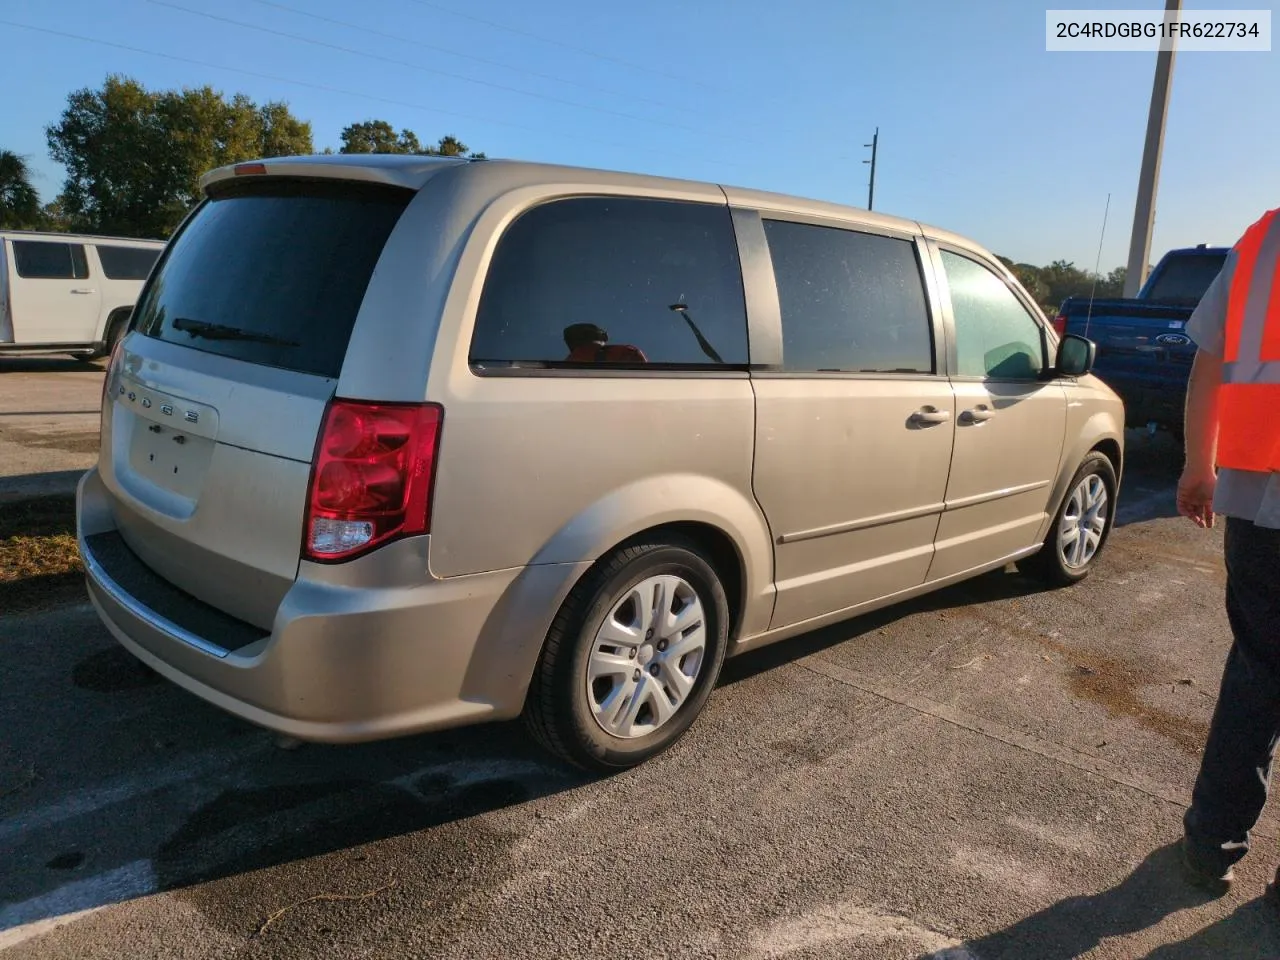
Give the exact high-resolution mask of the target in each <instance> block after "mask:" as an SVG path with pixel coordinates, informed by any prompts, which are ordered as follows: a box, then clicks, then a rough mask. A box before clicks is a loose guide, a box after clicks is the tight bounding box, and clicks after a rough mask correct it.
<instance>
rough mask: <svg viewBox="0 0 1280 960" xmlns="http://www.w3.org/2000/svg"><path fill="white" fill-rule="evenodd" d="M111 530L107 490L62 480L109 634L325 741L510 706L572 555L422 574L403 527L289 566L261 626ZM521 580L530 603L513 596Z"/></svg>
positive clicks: (511, 709)
mask: <svg viewBox="0 0 1280 960" xmlns="http://www.w3.org/2000/svg"><path fill="white" fill-rule="evenodd" d="M113 529H114V524H113V521H112V519H111V510H110V502H109V494H108V492H107V490H106V488H105V487H104V486H103V484H102V482H101V480H100V479H99V476H98V472H97V470H91V471H90V472H89V473H88V474H86V475H85V476H84V478H83V479H82V480H81V481H80V485H79V488H78V490H77V536H78V540H79V545H80V551H81V554H82V556H83V558H84V561H85V568H86V580H87V583H88V589H89V596H90V599H91V600H92V601H93V604H94V606H95V607H96V608H97V611H98V614H99V615H100V616H101V618H102V620H103V623H104V624H105V625H106V627H107V629H108V630H109V631H110V632H111V634H112V635H113V636H114V637H115V638H116V639H117V640H118V641H119V642H120V643H121V644H122V645H123V646H124V647H125V648H126V649H128V650H129V651H130V652H131V653H133V654H134V655H135V656H136V657H138V659H140V660H142V661H143V662H144V663H146V664H147V665H149V666H150V667H152V668H153V669H155V670H156V671H157V672H158V673H160V674H161V675H163V676H164V677H166V678H168V679H169V680H171V681H173V682H174V683H176V684H178V685H179V686H182V687H184V688H185V689H187V690H189V691H191V692H192V693H194V694H196V695H197V696H199V697H201V698H203V699H205V700H207V701H209V702H210V703H212V704H214V705H216V706H218V707H220V708H222V709H224V710H226V711H228V712H230V713H233V714H235V715H236V716H239V717H242V718H243V719H245V720H248V721H250V722H251V723H255V724H258V725H259V726H263V727H266V728H269V729H271V730H275V731H278V732H280V733H283V734H287V735H289V736H293V737H297V738H299V739H303V740H316V741H325V742H353V741H362V740H375V739H381V738H384V737H390V736H397V735H401V734H407V733H415V732H420V731H426V730H436V729H443V728H446V727H454V726H460V725H464V724H469V723H476V722H480V721H483V720H496V719H503V718H507V717H512V716H515V715H517V714H518V713H519V712H520V710H521V709H522V706H523V702H524V695H525V692H526V690H527V688H528V683H529V678H530V677H531V675H532V669H533V665H534V663H535V662H536V658H537V653H538V650H539V649H540V647H541V641H542V637H543V636H545V630H546V626H545V625H544V623H545V624H546V625H549V624H550V620H551V617H553V616H554V614H555V608H556V606H558V602H559V601H558V599H557V598H559V597H561V596H563V593H565V592H567V589H568V586H567V585H566V586H565V587H564V590H563V591H562V590H561V589H559V586H558V581H559V580H561V579H565V580H566V582H567V583H570V584H571V582H572V577H573V575H574V568H576V567H577V566H578V565H549V569H543V570H539V569H538V568H525V569H513V570H503V571H495V572H492V573H485V574H477V575H474V576H467V577H456V578H451V579H447V580H440V579H434V578H432V577H431V576H430V574H429V573H428V572H427V569H426V562H425V557H426V551H425V538H418V540H417V542H415V541H412V540H406V541H403V542H401V543H399V544H391V545H388V546H387V547H384V548H383V549H382V550H379V551H375V552H374V553H373V554H370V555H368V556H367V557H364V558H360V559H359V560H357V561H353V562H351V563H349V564H340V565H333V566H317V565H311V564H305V563H304V564H303V565H302V566H303V569H302V570H301V571H300V574H299V578H298V580H297V581H296V582H295V583H294V585H293V586H292V587H291V588H290V590H289V592H288V594H287V595H286V596H285V598H284V601H283V602H282V603H281V605H280V607H279V610H278V611H277V613H276V616H275V620H274V623H273V624H272V628H271V630H270V632H269V633H264V632H263V631H260V630H259V631H256V632H255V631H254V628H252V627H251V626H249V625H247V624H242V623H240V622H239V621H232V620H230V618H227V617H226V615H225V614H221V613H219V612H218V611H215V610H213V609H212V608H209V607H208V606H207V605H205V604H202V603H200V602H199V601H198V600H195V599H194V598H191V597H189V596H187V595H186V594H182V593H180V592H177V591H176V590H175V588H173V587H172V586H170V585H168V584H166V583H165V582H164V581H163V580H162V579H161V578H160V577H158V576H157V575H156V574H155V573H153V572H151V571H149V570H147V569H146V568H145V567H143V568H141V571H139V569H138V567H136V566H133V565H132V564H140V561H138V560H137V558H136V557H132V555H131V554H130V555H129V556H125V555H123V554H121V553H120V550H121V549H122V547H121V546H120V544H119V543H118V542H116V543H115V544H114V547H113V549H112V550H106V549H104V548H103V547H104V544H107V543H112V542H113V541H112V540H111V538H110V537H106V536H104V535H107V534H111V532H112V531H113ZM126 549H127V548H126ZM379 554H382V556H379ZM146 577H149V578H152V580H153V581H155V582H153V583H151V584H150V585H148V584H147V582H146V581H145V580H144V579H143V578H146ZM531 590H532V591H533V593H531V592H530V591H531ZM537 592H540V593H541V597H540V603H539V607H544V608H548V609H546V610H545V612H544V610H543V609H532V608H530V607H529V604H528V602H526V600H525V599H524V598H526V597H528V596H532V595H534V594H536V593H537ZM550 604H555V606H550ZM157 608H158V609H157ZM513 617H520V618H521V619H516V620H514V622H513ZM219 618H222V619H219ZM516 627H523V631H517V630H516V629H515V628H516ZM539 629H541V632H540V633H538V632H536V631H538V630H539Z"/></svg>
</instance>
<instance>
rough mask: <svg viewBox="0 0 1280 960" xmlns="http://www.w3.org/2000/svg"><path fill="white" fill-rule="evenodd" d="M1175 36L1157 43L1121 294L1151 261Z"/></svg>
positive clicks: (1170, 3)
mask: <svg viewBox="0 0 1280 960" xmlns="http://www.w3.org/2000/svg"><path fill="white" fill-rule="evenodd" d="M1164 10H1165V13H1164V22H1165V23H1167V24H1171V23H1177V22H1178V16H1179V14H1180V13H1181V11H1182V0H1166V2H1165V7H1164ZM1176 43H1177V41H1176V39H1170V40H1169V43H1168V47H1167V48H1166V47H1165V46H1164V44H1163V43H1162V44H1161V50H1160V52H1159V53H1157V54H1156V78H1155V83H1154V84H1153V85H1152V88H1151V110H1150V112H1149V113H1148V114H1147V142H1146V144H1145V145H1144V146H1143V148H1142V173H1141V174H1140V176H1139V177H1138V201H1137V203H1136V204H1135V205H1134V208H1133V235H1132V236H1131V237H1130V239H1129V266H1128V268H1127V269H1126V270H1125V277H1124V295H1125V296H1126V297H1134V296H1137V294H1138V290H1139V288H1140V287H1141V286H1142V284H1143V281H1145V280H1146V279H1147V265H1148V264H1149V263H1150V262H1151V228H1152V225H1153V224H1154V223H1155V218H1156V186H1157V184H1158V181H1159V180H1160V155H1161V154H1162V153H1163V152H1164V123H1165V120H1166V119H1167V118H1168V116H1169V89H1170V88H1171V87H1172V86H1173V55H1174V52H1175V50H1174V47H1175V45H1176Z"/></svg>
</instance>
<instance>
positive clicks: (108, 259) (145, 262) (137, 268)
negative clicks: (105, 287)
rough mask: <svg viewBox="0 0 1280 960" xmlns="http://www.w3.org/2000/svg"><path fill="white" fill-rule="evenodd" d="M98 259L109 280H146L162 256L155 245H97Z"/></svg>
mask: <svg viewBox="0 0 1280 960" xmlns="http://www.w3.org/2000/svg"><path fill="white" fill-rule="evenodd" d="M97 249H98V260H99V261H100V262H101V263H102V272H103V274H104V275H105V276H106V278H107V279H108V280H145V279H147V274H148V273H150V272H151V268H152V266H154V265H155V262H156V260H157V259H159V257H160V252H161V251H160V250H158V249H155V248H153V247H108V246H105V245H103V244H98V245H97Z"/></svg>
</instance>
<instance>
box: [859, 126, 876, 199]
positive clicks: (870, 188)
mask: <svg viewBox="0 0 1280 960" xmlns="http://www.w3.org/2000/svg"><path fill="white" fill-rule="evenodd" d="M879 143H880V128H879V127H876V132H875V136H873V137H872V138H871V142H870V143H864V144H863V146H864V147H870V148H871V159H870V160H863V161H862V162H863V163H869V164H871V182H870V183H869V184H868V185H867V209H868V210H872V209H875V202H876V147H877V146H878V145H879Z"/></svg>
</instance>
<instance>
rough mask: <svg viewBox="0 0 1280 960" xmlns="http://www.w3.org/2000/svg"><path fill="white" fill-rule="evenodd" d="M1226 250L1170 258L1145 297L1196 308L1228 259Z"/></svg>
mask: <svg viewBox="0 0 1280 960" xmlns="http://www.w3.org/2000/svg"><path fill="white" fill-rule="evenodd" d="M1226 259H1227V255H1226V254H1225V253H1187V254H1179V255H1178V256H1176V257H1170V258H1169V259H1168V260H1167V261H1166V262H1165V263H1164V265H1163V266H1162V267H1161V268H1160V270H1159V271H1158V272H1157V273H1156V274H1155V275H1154V276H1153V277H1152V278H1151V283H1150V285H1149V286H1148V287H1147V290H1146V292H1145V293H1144V294H1143V299H1144V300H1152V301H1155V302H1156V303H1167V304H1170V305H1173V306H1179V307H1194V306H1195V305H1196V304H1198V303H1199V302H1200V298H1201V297H1203V296H1204V292H1205V291H1206V290H1208V289H1209V284H1211V283H1213V278H1214V277H1216V276H1217V275H1218V274H1219V273H1220V272H1221V270H1222V265H1223V263H1225V262H1226Z"/></svg>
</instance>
